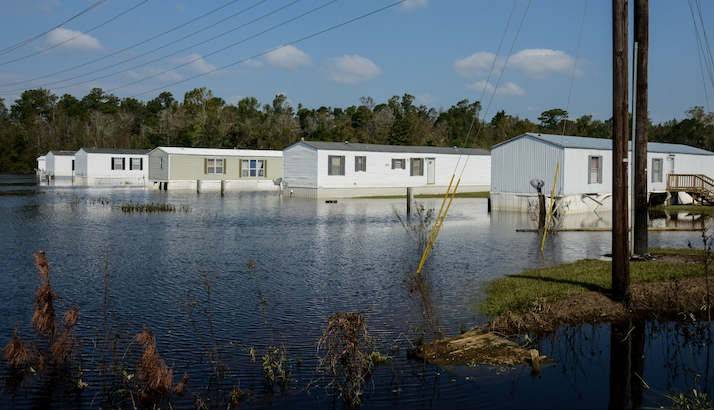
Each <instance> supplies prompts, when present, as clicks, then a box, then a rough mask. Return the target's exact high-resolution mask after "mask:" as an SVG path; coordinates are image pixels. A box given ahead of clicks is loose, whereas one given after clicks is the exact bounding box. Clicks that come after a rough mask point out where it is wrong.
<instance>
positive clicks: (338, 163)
mask: <svg viewBox="0 0 714 410" xmlns="http://www.w3.org/2000/svg"><path fill="white" fill-rule="evenodd" d="M327 175H345V157H344V156H341V155H330V156H328V157H327Z"/></svg>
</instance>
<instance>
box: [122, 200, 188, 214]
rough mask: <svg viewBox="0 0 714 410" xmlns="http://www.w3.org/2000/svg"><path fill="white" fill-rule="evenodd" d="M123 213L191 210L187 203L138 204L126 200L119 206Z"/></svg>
mask: <svg viewBox="0 0 714 410" xmlns="http://www.w3.org/2000/svg"><path fill="white" fill-rule="evenodd" d="M119 208H120V209H121V211H122V212H124V213H159V212H185V213H187V212H191V207H189V206H188V205H178V206H176V205H174V204H170V203H166V202H164V203H148V204H139V203H135V202H128V203H124V204H121V206H120V207H119Z"/></svg>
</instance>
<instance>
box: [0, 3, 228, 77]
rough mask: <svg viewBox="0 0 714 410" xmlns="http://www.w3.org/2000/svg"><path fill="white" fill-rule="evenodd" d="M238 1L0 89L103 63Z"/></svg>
mask: <svg viewBox="0 0 714 410" xmlns="http://www.w3.org/2000/svg"><path fill="white" fill-rule="evenodd" d="M102 1H106V0H102ZM238 1H241V0H230V1H228V2H226V3H224V4H222V5H221V6H219V7H216V8H214V9H211V10H209V11H207V12H205V13H203V14H201V15H198V16H196V17H193V18H191V19H189V20H187V21H185V22H183V23H180V24H178V25H176V26H173V27H171V28H169V29H167V30H164V31H162V32H160V33H157V34H155V35H153V36H151V37H148V38H146V39H144V40H141V41H139V42H136V43H133V44H131V45H129V46H126V47H124V48H121V49H119V50H116V51H113V52H111V53H109V54H106V55H102V56H99V57H97V58H94V59H92V60H89V61H86V62H83V63H80V64H76V65H73V66H70V67H67V68H63V69H61V70H58V71H54V72H51V73H48V74H43V75H41V76H39V77H34V78H31V79H28V80H21V81H15V82H13V83H4V84H0V87H9V86H14V85H19V84H24V83H33V82H35V81H37V80H42V79H44V78H48V77H53V76H55V75H58V74H64V73H66V72H69V71H73V70H76V69H78V68H82V67H86V66H88V65H91V64H94V63H98V62H99V61H103V60H106V59H108V58H111V57H114V56H116V55H119V54H122V53H124V52H126V51H129V50H132V49H134V48H136V47H139V46H142V45H144V44H146V43H149V42H151V41H154V40H156V39H157V38H160V37H163V36H165V35H167V34H170V33H173V32H174V31H176V30H179V29H182V28H184V27H186V26H188V25H190V24H192V23H195V22H196V21H198V20H201V19H203V18H205V17H208V16H210V15H212V14H214V13H217V12H218V11H220V10H223V9H224V8H226V7H228V6H230V5H232V4H234V3H237V2H238Z"/></svg>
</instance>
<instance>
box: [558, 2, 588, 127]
mask: <svg viewBox="0 0 714 410" xmlns="http://www.w3.org/2000/svg"><path fill="white" fill-rule="evenodd" d="M583 3H584V4H583V16H582V17H581V19H580V30H578V41H577V46H576V47H575V61H574V62H573V69H572V70H571V72H570V86H569V87H568V99H567V100H566V103H565V112H566V114H565V118H564V119H563V132H562V135H565V130H566V127H567V125H568V117H569V115H570V101H571V99H572V96H573V87H574V86H575V75H576V74H577V72H578V61H579V60H580V46H581V44H582V40H583V28H584V27H585V17H586V16H587V14H588V0H584V2H583Z"/></svg>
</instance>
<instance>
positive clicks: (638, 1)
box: [633, 0, 649, 255]
mask: <svg viewBox="0 0 714 410" xmlns="http://www.w3.org/2000/svg"><path fill="white" fill-rule="evenodd" d="M634 33H635V34H634V35H635V44H637V52H636V55H637V56H636V58H635V61H636V67H634V68H635V70H636V72H637V77H636V78H637V82H636V84H635V90H636V109H635V112H634V113H633V115H634V116H635V124H636V129H637V131H636V133H635V135H634V136H633V139H634V148H633V153H634V157H635V168H634V169H633V172H634V173H635V186H634V190H635V202H634V204H633V206H634V207H635V221H634V227H633V229H634V240H635V243H634V253H635V255H646V254H648V253H649V244H648V239H647V219H648V215H647V214H648V213H647V209H648V206H649V201H648V198H647V184H648V182H649V181H648V180H647V137H648V135H647V131H648V128H649V117H648V115H647V98H648V97H647V87H648V86H647V59H648V55H649V0H635V28H634Z"/></svg>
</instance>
